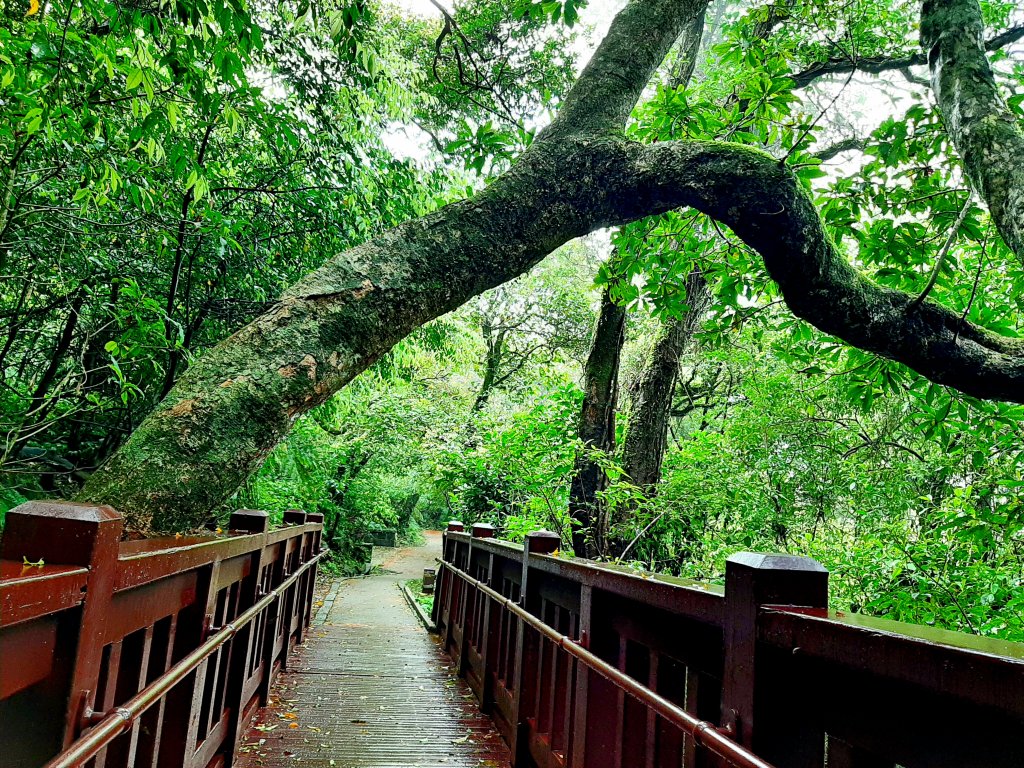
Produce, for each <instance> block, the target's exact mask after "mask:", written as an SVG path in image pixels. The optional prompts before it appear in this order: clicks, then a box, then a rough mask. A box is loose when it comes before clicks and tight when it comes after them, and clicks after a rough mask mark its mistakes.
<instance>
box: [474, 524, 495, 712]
mask: <svg viewBox="0 0 1024 768" xmlns="http://www.w3.org/2000/svg"><path fill="white" fill-rule="evenodd" d="M473 538H474V539H493V538H494V526H493V525H489V524H488V523H474V524H473ZM493 578H494V555H493V554H488V555H487V578H485V579H482V581H483V582H484V583H485V584H486V585H487V586H489V587H491V588H492V589H493V588H494V583H493ZM477 599H478V600H482V601H483V611H482V615H481V616H480V622H481V625H482V630H481V632H480V638H481V641H480V659H481V664H480V667H481V673H480V678H481V679H480V711H481V712H484V713H487V712H490V711H491V702H492V701H493V698H494V692H493V688H492V686H493V684H494V683H493V680H492V675H493V673H494V659H493V658H492V656H493V647H494V642H493V640H492V637H491V636H492V635H493V634H495V632H496V630H495V627H494V626H493V625H494V623H495V622H494V620H493V615H492V612H491V600H490V598H488V597H487V596H486V595H478V596H477Z"/></svg>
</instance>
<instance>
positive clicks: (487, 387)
mask: <svg viewBox="0 0 1024 768" xmlns="http://www.w3.org/2000/svg"><path fill="white" fill-rule="evenodd" d="M480 327H481V331H482V332H483V335H484V341H485V342H486V344H487V358H486V360H485V361H484V378H483V381H481V382H480V389H479V390H478V391H477V393H476V398H475V399H474V400H473V407H472V408H470V410H469V414H470V418H471V419H472V417H473V415H474V414H476V413H477V412H478V411H482V410H483V409H484V406H486V405H487V401H488V400H490V398H491V391H492V390H493V389H494V385H495V383H496V382H497V380H498V371H499V370H501V360H502V357H504V355H505V333H506V331H505V329H504V328H500V329H498V330H497V331H496V330H495V329H494V327H493V326H492V325H491V321H490V319H489V318H484V319H483V321H482V322H481V324H480Z"/></svg>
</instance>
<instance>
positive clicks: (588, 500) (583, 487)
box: [569, 287, 626, 557]
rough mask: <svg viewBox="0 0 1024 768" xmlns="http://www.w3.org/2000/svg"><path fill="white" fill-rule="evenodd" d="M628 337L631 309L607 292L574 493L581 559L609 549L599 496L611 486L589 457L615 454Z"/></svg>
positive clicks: (588, 375)
mask: <svg viewBox="0 0 1024 768" xmlns="http://www.w3.org/2000/svg"><path fill="white" fill-rule="evenodd" d="M625 335H626V308H625V307H623V306H621V305H619V304H616V303H615V302H614V301H613V300H612V298H611V295H610V294H609V290H608V288H607V287H606V288H605V290H604V292H603V293H602V294H601V311H600V313H599V315H598V318H597V326H596V327H595V329H594V340H593V342H592V343H591V345H590V354H589V355H588V356H587V364H586V368H585V370H584V373H583V407H582V409H581V410H580V419H579V428H578V434H579V438H580V442H582V443H583V446H584V450H583V451H581V452H580V453H578V454H577V456H576V463H575V466H574V467H573V474H572V481H571V484H570V487H569V517H570V518H571V519H572V521H573V534H572V548H573V551H574V552H575V553H576V554H577V555H578V556H581V557H583V556H586V557H592V556H594V555H595V554H598V553H599V552H601V551H602V550H603V549H604V534H603V531H604V528H605V526H604V525H603V522H604V514H603V512H602V507H601V504H600V501H599V499H598V494H599V493H600V492H601V491H602V490H604V488H605V487H606V485H607V482H608V480H607V477H606V476H605V473H604V470H603V469H602V468H601V466H600V464H599V463H598V462H597V461H595V459H594V457H593V456H592V455H591V453H590V452H591V451H595V450H597V451H604V452H605V453H611V452H612V450H614V448H615V402H616V399H617V397H618V383H619V361H620V359H621V356H622V342H623V340H624V339H625Z"/></svg>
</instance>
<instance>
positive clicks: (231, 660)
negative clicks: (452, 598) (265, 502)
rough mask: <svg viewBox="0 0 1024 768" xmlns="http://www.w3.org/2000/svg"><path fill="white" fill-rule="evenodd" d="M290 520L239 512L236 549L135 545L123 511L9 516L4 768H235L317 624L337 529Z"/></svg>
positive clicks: (36, 509) (0, 612) (315, 519)
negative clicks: (264, 705) (320, 584)
mask: <svg viewBox="0 0 1024 768" xmlns="http://www.w3.org/2000/svg"><path fill="white" fill-rule="evenodd" d="M284 521H285V525H284V526H283V527H281V528H278V529H276V530H270V528H269V517H268V515H267V513H266V512H260V511H256V510H238V511H237V512H235V513H233V514H232V516H231V520H230V523H229V524H228V526H227V527H228V531H227V532H226V533H224V534H221V535H213V534H211V535H204V536H171V537H161V538H154V539H144V540H140V541H121V533H122V526H121V517H120V515H119V514H118V513H117V512H116V511H115V510H113V509H111V508H110V507H103V506H88V505H80V504H70V503H63V502H31V503H28V504H23V505H21V506H20V507H17V508H16V509H13V510H11V511H10V512H8V514H7V518H6V528H5V530H4V534H3V538H2V540H0V659H3V663H0V722H3V723H4V727H5V728H4V730H5V737H4V742H3V748H4V765H5V767H7V766H10V767H11V768H21V767H22V766H24V768H39V766H41V765H43V764H44V763H47V762H49V761H51V760H55V761H56V762H55V764H57V765H79V764H83V762H84V761H85V760H86V756H84V755H85V752H86V751H88V752H89V755H93V754H96V755H97V757H96V761H97V762H96V764H97V765H103V766H104V768H122V767H123V768H127V766H135V765H139V766H147V768H157V766H188V767H189V768H205V766H208V765H210V764H211V763H214V762H223V763H224V764H230V762H231V760H232V757H233V755H234V752H235V748H236V746H237V739H238V737H239V735H240V734H241V732H242V730H243V726H244V724H245V723H246V722H247V721H248V718H249V717H250V716H251V715H252V714H253V712H254V711H255V708H256V706H257V705H258V704H259V703H260V702H265V701H266V697H267V694H268V692H269V689H270V683H271V680H272V678H273V676H274V675H275V674H276V672H277V671H278V670H279V669H281V668H283V667H285V666H286V665H287V661H288V653H289V652H290V650H291V648H292V647H293V646H294V645H295V644H296V643H297V642H298V641H299V640H300V639H301V637H302V635H303V633H304V631H305V629H306V627H307V626H308V623H309V620H310V618H311V616H312V596H313V582H314V579H315V575H316V562H317V560H318V559H319V557H320V553H321V545H320V544H321V535H322V528H323V518H322V516H320V515H306V514H305V513H303V512H300V511H298V510H290V511H288V512H286V513H285V516H284ZM40 562H42V565H37V563H40ZM8 734H9V735H8ZM83 745H84V746H83ZM83 750H85V751H83Z"/></svg>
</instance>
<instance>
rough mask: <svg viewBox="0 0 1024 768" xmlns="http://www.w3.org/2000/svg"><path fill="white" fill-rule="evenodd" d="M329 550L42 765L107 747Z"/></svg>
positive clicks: (67, 762) (54, 767)
mask: <svg viewBox="0 0 1024 768" xmlns="http://www.w3.org/2000/svg"><path fill="white" fill-rule="evenodd" d="M327 551H328V550H326V549H321V550H320V551H319V552H318V553H317V554H315V555H314V556H313V557H311V558H310V559H309V560H307V561H306V562H305V563H303V564H302V565H301V566H300V567H299V569H298V570H296V571H295V573H293V574H292V575H291V576H289V577H288V578H286V579H285V580H284V581H282V582H281V583H280V584H279V585H278V586H276V587H275V588H274V589H272V590H271V591H270V592H268V593H267V594H266V595H265V596H264V597H262V598H260V600H259V601H258V602H256V603H254V604H253V605H252V606H251V607H250V608H248V609H247V610H245V611H243V612H242V613H240V614H239V615H238V616H236V617H235V619H234V621H232V622H230V623H228V624H225V625H224V626H223V627H221V628H220V629H219V630H218V631H216V632H214V633H213V634H212V635H210V637H208V638H207V639H206V641H205V642H203V644H202V645H200V646H199V647H198V648H196V649H195V650H194V651H192V652H191V653H189V654H188V655H187V656H185V658H183V659H182V660H181V661H179V662H178V663H177V664H175V665H174V666H173V667H171V668H170V669H168V670H167V671H166V672H164V674H162V675H161V676H160V677H158V678H157V679H156V680H154V681H153V682H152V683H150V684H149V685H148V686H146V687H145V688H143V689H142V690H141V691H139V692H138V693H137V694H135V695H134V696H133V697H132V698H130V699H129V700H128V701H126V702H125V703H124V704H123V705H122V706H120V707H116V708H114V709H113V710H112V711H111V712H110V713H108V714H106V715H105V716H103V719H102V720H100V721H99V722H98V723H96V725H95V726H93V727H92V728H91V729H90V731H89V733H87V734H86V735H84V736H82V737H80V738H79V739H77V740H76V741H75V742H74V743H73V744H71V746H69V747H68V748H67V749H66V750H64V751H63V752H61V753H60V754H59V755H57V756H56V757H55V758H53V759H52V760H50V762H48V763H47V764H46V765H45V766H43V768H75V766H80V765H82V764H83V763H85V761H86V760H89V759H90V758H92V757H94V756H95V755H96V754H98V753H99V751H100V750H102V749H103V748H104V747H107V746H109V745H110V743H111V742H112V741H113V740H114V739H115V738H117V737H118V736H120V735H121V734H122V733H124V732H125V731H127V730H128V729H129V728H131V726H132V723H134V722H135V721H136V720H137V719H138V718H139V717H140V716H141V715H142V714H143V713H144V712H146V710H148V709H149V708H150V707H152V706H153V705H154V704H156V703H157V702H158V701H160V699H162V698H163V697H164V696H165V695H167V693H168V692H169V691H170V690H171V689H172V688H174V686H176V685H177V684H178V683H180V682H181V681H182V680H184V679H185V677H187V676H188V674H189V673H191V672H192V671H194V670H195V669H196V668H197V667H199V665H200V664H202V663H203V661H205V660H206V659H207V658H209V657H210V656H212V655H213V654H214V652H215V651H216V650H217V649H218V648H220V647H221V646H222V645H224V644H225V643H226V642H227V641H228V640H230V639H232V638H233V637H234V636H235V635H236V634H238V631H239V630H240V629H242V628H243V627H245V626H247V625H248V624H250V623H251V622H252V621H253V619H255V618H256V617H257V616H259V615H260V613H262V612H263V611H264V610H266V609H267V608H268V607H269V606H270V605H272V604H273V603H274V602H275V601H276V600H278V599H280V597H281V595H283V594H284V593H285V591H287V590H288V589H289V588H290V587H291V586H292V585H293V584H295V582H296V581H298V579H299V577H300V576H302V574H303V573H305V572H306V571H307V570H308V569H309V568H311V567H312V566H313V565H315V564H316V563H317V562H318V561H319V560H320V558H321V557H323V556H324V555H326V554H327Z"/></svg>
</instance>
